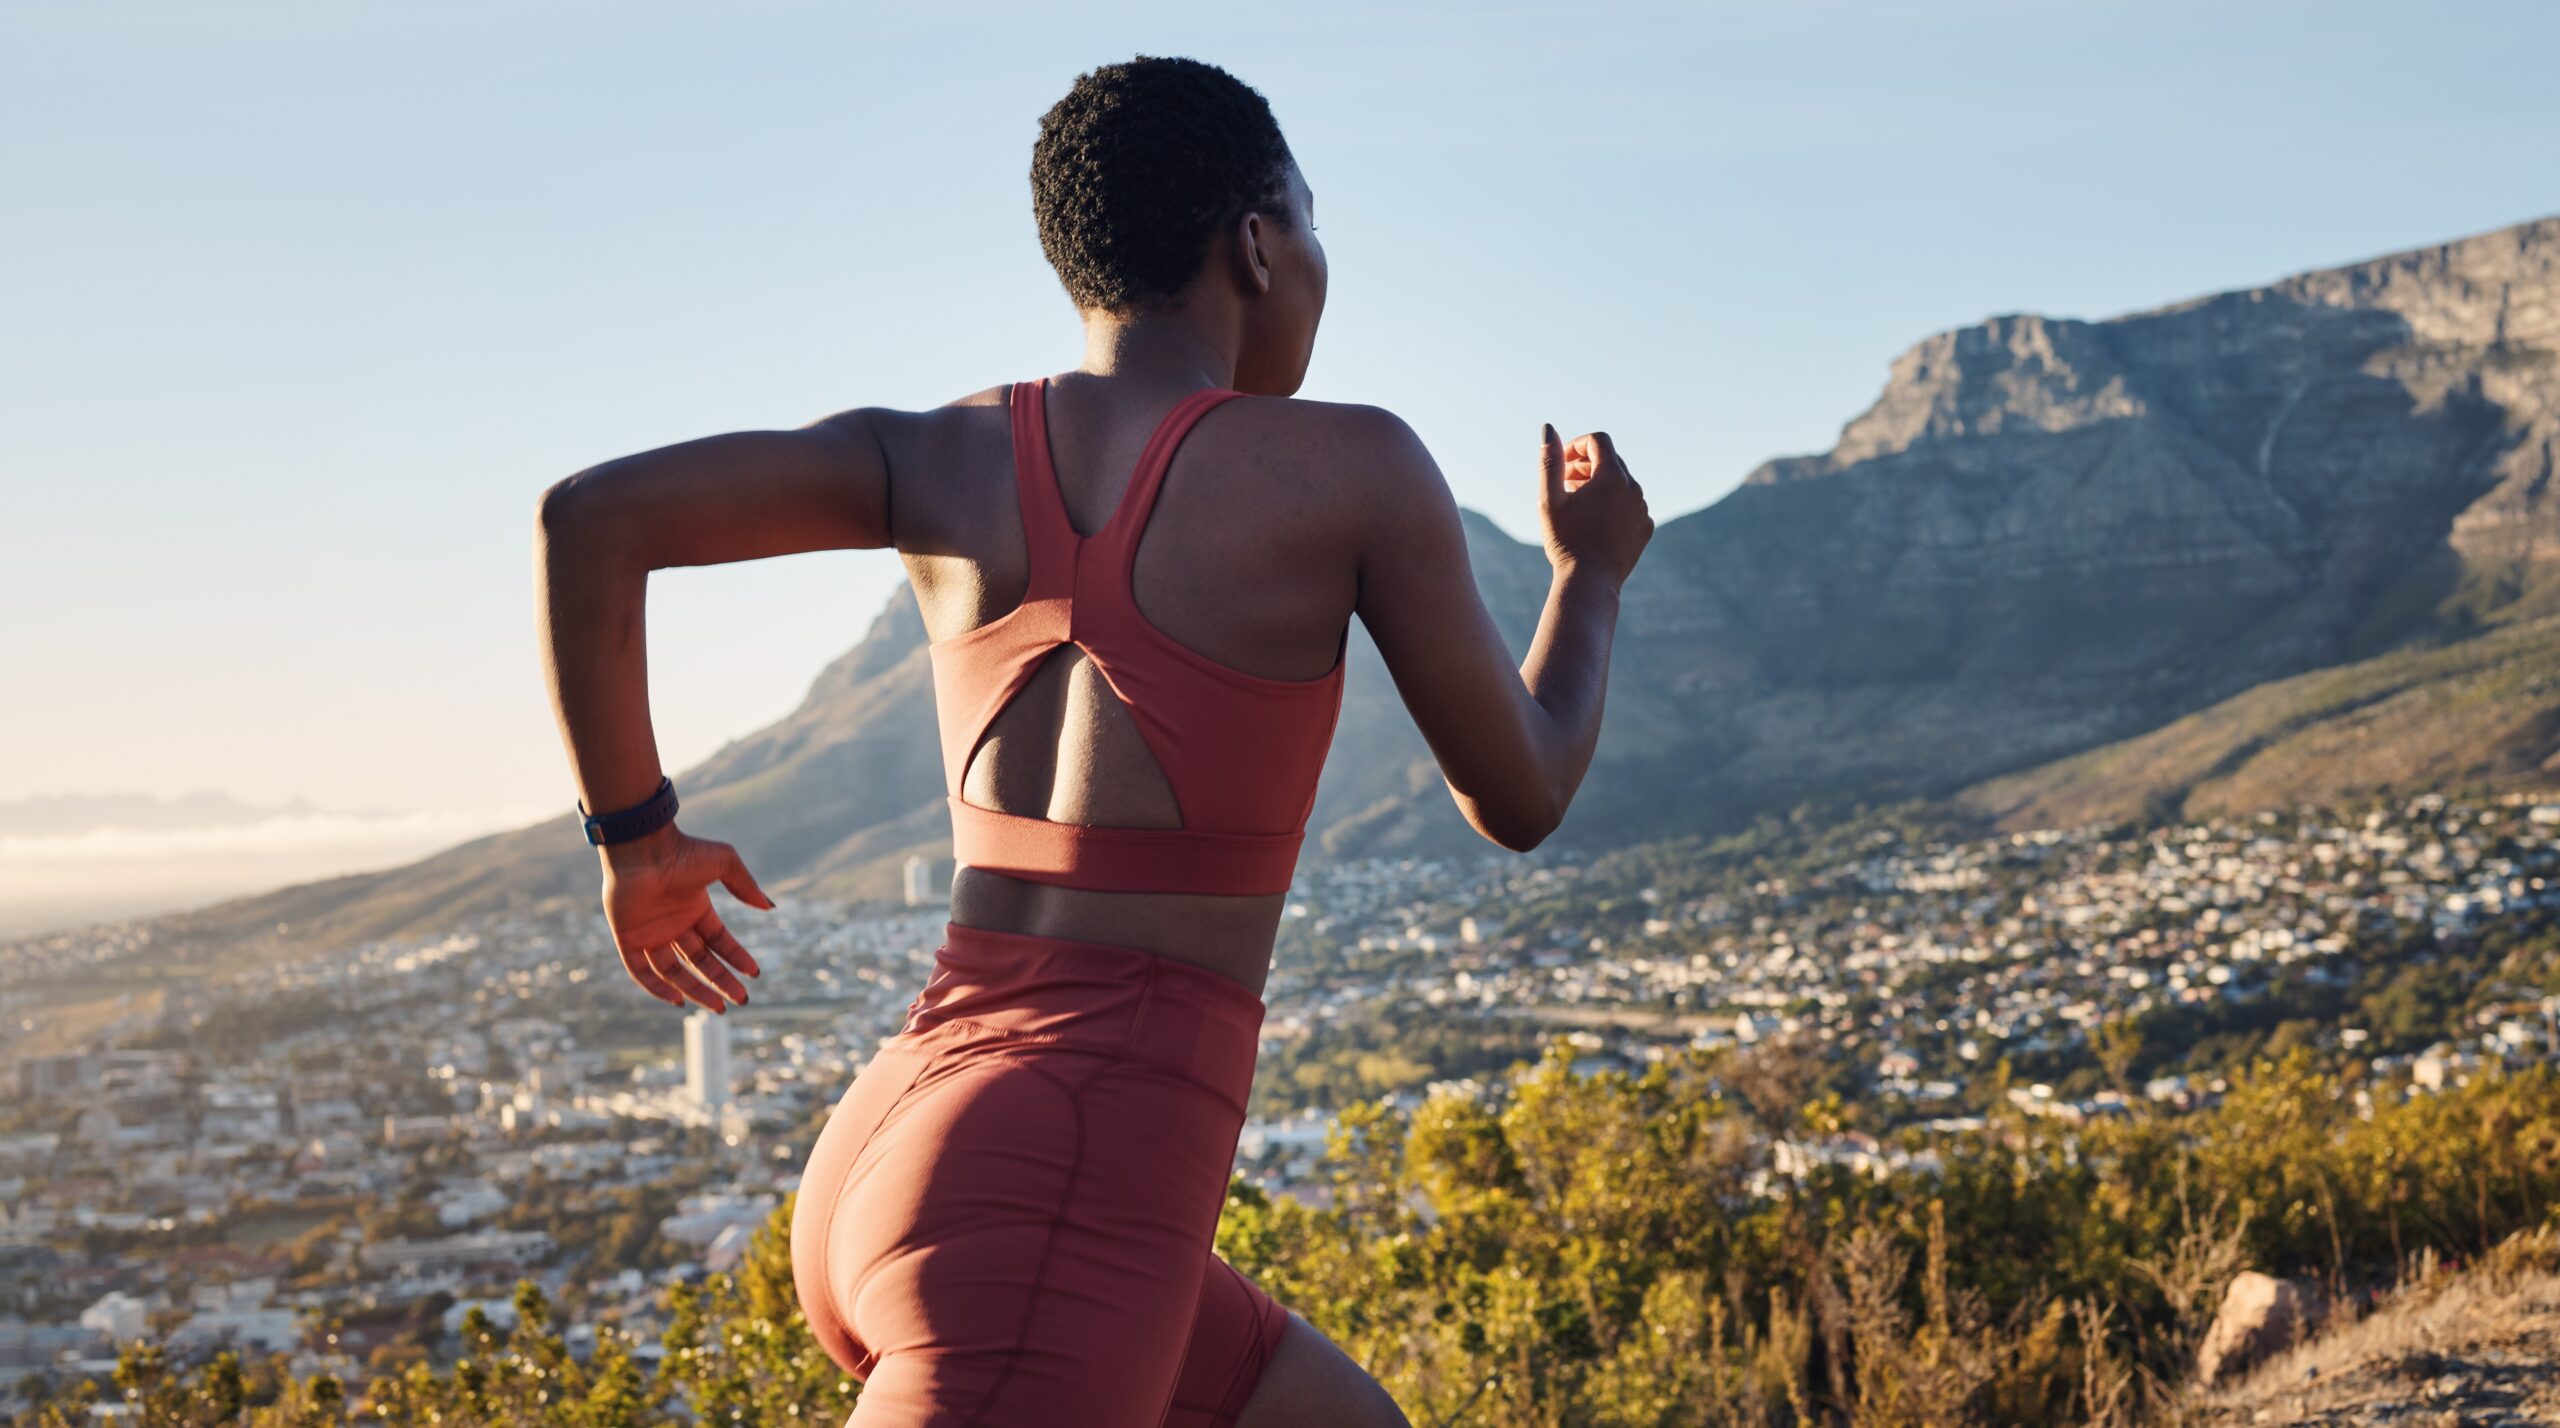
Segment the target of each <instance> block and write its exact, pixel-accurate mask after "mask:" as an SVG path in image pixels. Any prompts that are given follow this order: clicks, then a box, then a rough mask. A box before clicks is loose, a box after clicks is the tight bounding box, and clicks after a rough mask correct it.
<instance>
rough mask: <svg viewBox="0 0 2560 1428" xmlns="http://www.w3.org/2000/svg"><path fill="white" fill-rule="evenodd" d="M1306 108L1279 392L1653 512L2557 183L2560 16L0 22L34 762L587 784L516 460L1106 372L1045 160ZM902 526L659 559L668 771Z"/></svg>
mask: <svg viewBox="0 0 2560 1428" xmlns="http://www.w3.org/2000/svg"><path fill="white" fill-rule="evenodd" d="M1142 51H1143V52H1148V53H1163V54H1184V55H1191V56H1195V57H1199V58H1203V59H1208V60H1212V61H1215V62H1217V63H1220V64H1224V65H1226V66H1228V67H1229V68H1231V69H1233V70H1234V71H1235V72H1236V73H1237V74H1239V75H1240V76H1241V77H1243V78H1244V79H1245V80H1246V81H1248V82H1249V83H1252V84H1254V85H1255V86H1257V87H1259V88H1260V89H1261V90H1262V91H1263V92H1264V93H1265V94H1266V95H1267V96H1268V97H1269V98H1270V100H1271V102H1272V104H1273V106H1274V108H1275V109H1276V111H1277V112H1278V114H1279V117H1280V120H1281V123H1282V126H1283V127H1284V128H1285V130H1286V131H1287V133H1288V135H1289V138H1290V141H1291V143H1292V146H1293V147H1294V148H1295V149H1296V151H1297V153H1298V155H1299V158H1300V161H1301V163H1302V165H1303V167H1304V168H1305V171H1306V173H1307V175H1308V178H1309V181H1310V183H1311V184H1312V186H1313V188H1314V190H1315V192H1316V194H1317V205H1318V207H1317V211H1318V216H1319V220H1320V222H1321V224H1322V226H1323V230H1324V239H1325V244H1326V248H1327V250H1328V252H1329V254H1330V255H1331V259H1332V264H1333V285H1332V293H1331V301H1330V305H1329V307H1328V309H1327V313H1326V317H1325V322H1324V327H1323V330H1322V333H1321V335H1320V338H1319V341H1318V345H1317V350H1316V356H1315V363H1314V368H1313V372H1312V374H1311V376H1310V378H1309V381H1308V384H1307V387H1306V389H1305V391H1304V393H1303V395H1306V396H1309V397H1316V398H1324V399H1332V400H1349V401H1363V402H1375V403H1378V404H1381V405H1384V406H1387V407H1390V408H1392V409H1394V410H1396V411H1398V412H1400V413H1402V414H1404V415H1405V417H1406V418H1407V419H1408V420H1410V421H1411V422H1412V423H1413V425H1414V426H1415V427H1416V428H1417V429H1418V430H1419V431H1420V432H1421V433H1422V435H1423V436H1424V438H1425V439H1426V440H1427V441H1429V442H1430V444H1431V446H1432V448H1433V450H1434V451H1435V452H1436V453H1437V454H1438V456H1439V459H1440V462H1441V464H1442V466H1443V468H1444V469H1445V470H1446V471H1447V472H1448V473H1449V476H1450V479H1451V481H1452V483H1453V485H1454V486H1455V487H1456V488H1457V490H1458V493H1459V499H1460V500H1461V501H1462V502H1463V503H1465V504H1467V505H1470V506H1473V507H1475V508H1477V509H1479V510H1482V511H1484V512H1485V513H1487V514H1488V515H1490V516H1492V517H1493V518H1494V519H1495V520H1496V521H1498V522H1499V523H1500V524H1502V525H1503V526H1504V527H1505V528H1507V529H1509V530H1510V531H1512V532H1513V533H1514V534H1516V535H1520V536H1522V537H1524V538H1529V539H1534V538H1535V534H1536V527H1535V524H1534V520H1535V517H1534V509H1535V508H1534V501H1533V484H1532V483H1533V481H1534V472H1533V468H1532V465H1531V461H1532V454H1533V446H1534V442H1535V439H1536V432H1537V424H1538V422H1539V421H1541V420H1551V421H1553V422H1555V423H1556V425H1557V426H1559V427H1561V428H1564V429H1566V430H1567V431H1569V432H1570V431H1580V430H1587V429H1591V428H1595V427H1596V428H1605V429H1607V430H1609V431H1611V432H1612V433H1613V434H1614V435H1615V436H1616V437H1617V439H1618V442H1619V445H1620V447H1621V449H1622V450H1623V451H1624V452H1625V453H1626V455H1627V456H1628V459H1629V461H1630V463H1631V464H1632V465H1633V466H1634V467H1635V468H1636V470H1637V471H1638V473H1639V474H1640V475H1641V476H1642V477H1643V478H1644V480H1645V484H1646V489H1647V491H1648V493H1649V494H1650V496H1651V498H1652V500H1653V503H1654V506H1655V510H1656V514H1657V516H1658V517H1660V518H1663V519H1668V518H1670V517H1671V516H1673V515H1676V514H1679V513H1684V512H1687V511H1690V510H1693V509H1695V508H1697V507H1699V506H1701V505H1704V504H1706V503H1708V502H1709V501H1711V500H1713V499H1714V498H1716V497H1717V496H1718V495H1720V494H1721V493H1723V492H1724V491H1725V490H1727V489H1728V488H1730V487H1731V486H1732V484H1733V483H1734V482H1735V481H1737V480H1739V479H1740V478H1741V476H1742V475H1743V474H1744V473H1745V472H1746V471H1748V470H1749V469H1750V468H1751V467H1752V466H1753V465H1755V464H1756V463H1758V462H1759V461H1760V460H1762V459H1764V458H1766V457H1768V456H1771V455H1775V454H1779V453H1786V452H1797V451H1805V450H1817V449H1820V448H1822V447H1824V446H1827V445H1828V444H1829V443H1830V441H1831V439H1832V437H1833V436H1834V434H1835V433H1836V432H1837V430H1838V428H1839V426H1840V424H1841V423H1842V422H1843V421H1845V420H1846V419H1848V418H1849V417H1850V416H1851V415H1853V414H1854V413H1855V412H1856V411H1857V410H1858V409H1859V408H1861V407H1862V406H1864V405H1865V404H1866V403H1867V401H1868V400H1869V399H1870V398H1871V397H1872V396H1873V394H1874V392H1875V389H1876V387H1877V385H1878V383H1879V382H1880V381H1881V380H1882V378H1883V376H1884V373H1885V367H1886V364H1887V362H1888V361H1889V360H1890V359H1891V358H1892V356H1893V355H1894V354H1895V353H1896V352H1897V351H1899V350H1901V349H1902V348H1903V347H1905V346H1907V345H1908V344H1910V343H1911V342H1912V341H1914V340H1916V339H1918V338H1919V337H1921V336H1923V335H1924V334H1926V333H1928V332H1930V331H1933V330H1936V329H1940V328H1945V327H1950V326H1955V325H1960V324H1964V323H1969V322H1973V321H1976V320H1978V319H1980V318H1982V317H1984V316H1986V315H1989V314H1992V313H1997V312H2010V311H2020V310H2033V311H2041V312H2047V313H2054V314H2063V315H2074V316H2088V317H2099V316H2107V315H2111V314H2114V313H2118V312H2123V311H2127V310H2131V309H2136V308H2141V307H2147V306H2151V305H2154V304H2157V303H2161V302H2165V301H2169V300H2173V299H2178V298H2183V297H2187V296H2190V295H2194V294H2197V293H2201V292H2206V291H2211V290H2214V289H2219V288H2226V287H2235V286H2245V285H2250V284H2255V283H2259V282H2263V281H2265V280H2268V279H2272V278H2275V277H2278V276H2281V275H2283V274H2285V273H2288V272H2292V271H2296V270H2299V269H2303V268H2308V267H2317V266H2322V265H2327V264H2331V263H2336V262H2342V261H2348V260H2353V259H2357V258H2362V257H2367V256H2371V255H2374V254H2378V253H2382V252H2387V251H2390V250H2393V249H2398V248H2403V247H2410V246H2415V245H2419V244H2423V243H2428V242H2433V241H2438V240H2441V239H2445V238H2450V237H2455V236H2458V235H2461V234H2464V233H2468V232H2472V231H2476V230H2480V229H2485V228H2492V227H2497V226H2501V225H2504V224H2507V223H2511V222H2515V221H2519V220H2522V219H2525V218H2529V217H2535V216H2539V215H2542V214H2545V213H2549V212H2552V211H2555V210H2560V160H2555V158H2554V155H2555V154H2560V99H2555V97H2554V87H2553V85H2552V83H2551V77H2550V69H2549V66H2550V62H2551V56H2552V55H2553V54H2554V53H2560V6H2553V5H2550V4H2547V3H2505V4H2500V3H2464V4H2457V5H2442V6H2425V7H2419V6H2410V5H2406V4H2392V5H2384V4H2367V3H2356V4H2345V3H2336V4H2248V3H2232V2H2231V0H2223V3H2214V4H2180V3H2161V0H2144V2H2143V3H2139V4H2135V3H2073V4H2043V3H2039V4H2028V3H2016V4H2004V3H1972V4H1963V3H1948V4H1937V3H1925V2H1921V3H1915V0H1896V2H1895V3H1859V4H1851V3H1834V4H1823V3H1765V4H1730V5H1718V4H1678V5H1670V4H1666V5H1652V6H1645V5H1608V4H1573V5H1552V6H1516V5H1515V6H1501V5H1483V4H1464V5H1454V4H1453V5H1439V4H1429V5H1424V4H1401V3H1392V0H1384V2H1383V3H1382V0H1364V3H1352V4H1333V3H1320V4H1303V5H1292V6H1285V7H1271V6H1262V7H1244V6H1234V5H1202V4H1184V5H1172V4H1165V5H1134V4H1127V5H1124V4H1104V5H1069V4H1041V5H1010V4H991V5H973V6H967V7H956V6H955V7H924V6H915V5H908V6H901V7H897V8H896V9H895V10H894V11H892V10H889V9H887V8H886V7H872V6H860V5H853V4H844V3H835V4H776V3H734V4H722V5H705V4H700V3H687V4H670V3H650V2H649V0H617V3H613V4H545V3H540V0H515V3H509V4H503V5H501V4H483V3H446V0H439V3H434V4H414V3H411V4H389V3H359V2H358V0H225V3H221V4H203V3H195V0H188V2H187V3H165V4H146V3H120V0H77V3H32V0H10V3H6V4H5V5H0V185H5V191H6V193H7V205H8V206H7V214H8V218H7V221H6V222H5V223H4V224H0V271H5V273H6V275H7V276H6V279H5V281H0V333H5V337H0V389H5V391H6V394H7V395H6V397H5V399H0V480H4V481H5V483H6V484H5V493H6V513H5V517H0V549H4V550H5V555H6V559H5V560H0V611H4V612H5V615H0V656H5V667H6V669H7V670H8V671H9V675H10V678H9V680H8V684H9V695H8V697H7V700H6V703H5V705H0V798H11V797H19V796H24V795H29V794H37V793H54V792H96V791H104V790H109V789H135V790H141V791H148V792H157V793H171V794H174V793H178V792H181V791H184V790H188V789H196V788H218V789H223V790H226V791H229V792H231V793H234V794H237V795H239V796H242V797H245V798H250V799H256V800H261V801H264V800H273V799H281V798H284V797H286V796H288V795H291V794H303V795H307V796H309V797H310V798H312V799H314V800H316V801H318V802H320V803H322V804H324V805H329V806H335V807H350V806H353V807H368V808H381V809H395V810H404V811H409V812H413V813H414V812H417V811H421V810H434V811H440V812H443V813H448V814H453V815H456V816H463V817H468V816H473V815H475V814H476V813H478V812H480V811H487V812H488V814H489V816H491V817H497V816H499V814H500V811H510V810H516V809H520V808H525V807H533V808H552V807H557V808H565V807H567V806H568V804H569V801H570V800H571V799H572V798H573V797H574V789H573V786H572V784H571V783H570V780H569V777H568V769H567V765H566V762H565V759H564V758H563V756H562V753H561V750H560V748H559V744H558V740H557V737H556V735H555V733H554V731H553V728H552V726H551V723H550V716H549V713H548V709H547V706H546V705H545V703H544V699H543V694H542V687H541V680H540V672H539V665H538V663H537V657H536V650H535V645H534V633H533V618H532V596H531V572H530V536H531V529H530V527H531V519H532V511H533V502H534V498H535V495H536V494H537V493H538V492H539V491H540V490H541V489H542V487H543V486H544V485H545V484H547V483H548V482H550V481H551V480H553V479H554V478H556V477H558V476H561V475H564V474H566V473H567V472H569V471H571V470H574V469H576V468H578V467H580V466H583V465H586V464H589V463H592V462H594V461H597V460H600V459H603V458H605V457H609V456H613V455H617V454H620V453H623V452H626V451H630V450H634V449H638V448H641V447H646V446H651V445H655V444H658V443H662V442H666V441H670V440H675V439H678V438H682V437H687V436H692V435H697V434H701V433H705V432H710V431H715V430H722V429H728V428H736V427H744V426H757V425H796V424H798V423H801V422H804V421H807V420H809V419H811V418H814V417H816V416H819V415H821V414H824V413H826V412H829V411H833V410H837V409H840V408H843V407H847V406H854V405H868V404H884V405H891V406H909V407H914V406H930V405H933V404H937V403H939V402H942V401H946V400H948V399H950V398H952V397H955V396H958V395H961V394H963V393H966V392H970V391H973V390H976V389H978V388H981V387H984V386H987V385H989V384H992V383H994V382H998V381H1003V380H1008V379H1012V378H1016V377H1024V376H1032V375H1037V374H1039V373H1042V372H1048V371H1055V370H1061V369H1064V368H1067V367H1070V366H1072V365H1074V363H1075V361H1076V360H1077V354H1078V337H1077V329H1076V325H1075V320H1074V314H1073V312H1072V309H1071V308H1070V307H1069V306H1068V304H1067V302H1066V300H1065V299H1064V297H1063V296H1062V295H1061V294H1060V292H1059V291H1058V289H1057V286H1056V284H1055V282H1054V280H1053V279H1052V278H1051V276H1050V274H1049V272H1048V270H1047V269H1046V267H1045V266H1044V265H1043V263H1042V261H1041V257H1040V253H1039V249H1038V245H1037V242H1036V240H1035V238H1034V235H1033V230H1032V222H1031V215H1030V206H1029V200H1028V194H1027V187H1026V183H1025V178H1024V171H1025V167H1026V165H1027V162H1028V157H1029V150H1030V144H1031V140H1032V136H1033V133H1034V131H1035V127H1036V124H1037V120H1038V116H1039V114H1040V112H1041V111H1042V110H1043V109H1044V108H1046V107H1047V105H1048V104H1049V103H1050V102H1051V101H1052V100H1054V99H1055V98H1056V97H1057V96H1058V95H1059V94H1060V93H1062V92H1063V91H1064V90H1065V88H1066V87H1067V85H1068V84H1069V83H1070V82H1071V81H1072V79H1073V77H1074V75H1075V74H1076V72H1077V71H1078V70H1080V69H1084V68H1088V67H1090V66H1092V65H1094V64H1097V63H1102V62H1106V61H1110V60H1115V59H1123V58H1126V57H1128V56H1129V55H1131V54H1133V53H1137V52H1142ZM899 578H900V572H899V567H898V565H897V562H896V560H895V558H894V557H893V556H891V555H889V554H887V553H885V552H868V553H829V554H823V555H811V556H800V557H794V558H791V559H788V560H783V561H774V562H764V563H761V564H755V565H742V566H729V567H721V568H715V569H710V570H701V571H683V572H672V573H668V574H662V575H660V576H659V577H657V578H656V580H655V581H654V582H653V589H652V600H651V607H650V612H649V615H650V626H651V628H650V639H651V648H650V657H651V675H652V682H653V686H654V695H653V703H654V707H655V709H656V713H657V719H658V726H659V731H660V740H661V746H662V749H663V752H664V754H665V757H666V759H667V761H668V764H669V767H670V768H671V769H681V768H682V767H684V766H685V765H687V764H689V763H691V762H692V761H693V760H695V759H697V758H699V757H701V756H702V755H704V754H705V753H707V752H709V751H710V750H712V749H714V748H716V747H717V746H718V745H719V744H720V742H721V741H722V740H724V739H726V738H730V737H735V736H737V735H741V734H744V733H746V732H749V731H751V730H753V729H755V728H757V727H758V726H760V725H762V724H764V723H766V722H767V721H769V720H771V719H773V718H775V717H777V716H779V715H781V714H782V713H784V712H785V711H787V710H788V709H789V708H790V707H791V706H792V705H793V704H794V703H796V702H797V701H798V699H799V697H800V695H801V693H802V691H803V690H804V689H805V687H806V686H807V683H808V681H809V679H810V677H811V676H812V675H813V674H815V673H816V671H817V670H818V669H819V667H820V666H821V665H823V664H824V663H825V662H826V661H827V660H828V659H829V658H830V657H832V656H834V655H835V654H837V653H838V652H840V651H841V650H843V649H844V648H845V647H846V646H847V645H849V644H850V643H851V642H852V641H853V640H854V639H855V638H857V636H858V635H859V633H860V631H861V630H862V629H863V627H864V626H865V625H866V624H867V622H868V621H869V620H870V619H871V617H872V615H873V614H874V613H875V612H876V611H877V609H878V608H879V606H880V604H881V602H882V600H883V599H884V598H885V597H886V596H887V594H888V593H889V591H890V589H891V588H892V586H893V585H894V584H895V583H896V582H897V580H898V579H899Z"/></svg>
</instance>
